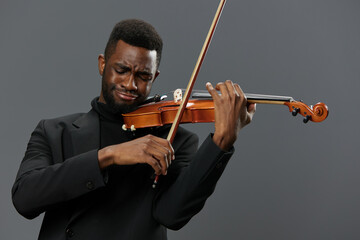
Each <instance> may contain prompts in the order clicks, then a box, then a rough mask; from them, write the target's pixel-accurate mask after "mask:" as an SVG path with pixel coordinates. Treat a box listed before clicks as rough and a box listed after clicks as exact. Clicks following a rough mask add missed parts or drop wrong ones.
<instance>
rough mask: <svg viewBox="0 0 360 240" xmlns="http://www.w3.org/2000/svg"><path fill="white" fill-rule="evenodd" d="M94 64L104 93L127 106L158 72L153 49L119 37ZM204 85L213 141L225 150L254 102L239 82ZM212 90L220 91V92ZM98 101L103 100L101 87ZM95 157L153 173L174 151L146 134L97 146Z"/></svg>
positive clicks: (163, 169)
mask: <svg viewBox="0 0 360 240" xmlns="http://www.w3.org/2000/svg"><path fill="white" fill-rule="evenodd" d="M98 67H99V73H100V75H101V76H103V85H104V84H106V86H107V87H108V90H107V93H108V95H109V96H110V97H112V99H113V101H114V102H115V104H118V105H129V106H131V105H134V104H139V103H141V102H142V101H143V100H144V99H146V97H147V96H148V95H149V93H150V90H151V86H152V84H153V82H154V81H155V79H156V78H157V76H158V75H159V71H158V70H157V66H156V51H154V50H148V49H145V48H141V47H135V46H132V45H129V44H127V43H125V42H123V41H121V40H120V41H119V42H118V43H117V45H116V49H115V51H114V53H113V54H112V55H111V56H110V57H109V58H108V59H107V61H105V58H104V56H103V55H99V58H98ZM206 87H207V89H208V91H209V93H210V94H211V96H212V98H213V100H214V106H215V132H214V135H213V141H214V143H215V144H216V145H218V146H219V147H220V148H221V149H222V150H224V151H227V150H229V149H230V148H231V146H232V145H233V144H234V142H235V141H236V139H237V135H238V133H239V131H240V129H241V128H243V127H244V126H246V125H247V124H249V123H250V122H251V119H252V117H253V115H254V113H255V104H248V103H247V101H246V98H245V96H244V93H243V91H242V90H241V88H240V86H239V85H238V84H234V83H233V82H231V81H230V80H227V81H226V82H225V83H218V84H217V85H216V87H215V88H213V86H212V85H211V84H210V83H207V84H206ZM216 90H218V91H220V92H221V95H219V94H218V93H217V91H216ZM99 101H100V102H103V103H105V104H106V100H105V98H104V94H103V89H102V92H101V94H100V98H99ZM98 159H99V165H100V168H101V169H104V168H106V167H108V166H110V165H113V164H116V165H132V164H137V163H146V164H149V165H150V166H151V167H152V168H153V169H154V171H155V173H156V174H157V175H161V174H162V175H166V174H167V169H168V167H169V166H170V164H171V161H172V160H174V159H175V155H174V150H173V148H172V146H171V144H170V142H169V141H167V140H166V139H163V138H159V137H155V136H153V135H147V136H145V137H141V138H138V139H135V140H132V141H129V142H125V143H121V144H117V145H112V146H108V147H105V148H103V149H100V150H99V152H98Z"/></svg>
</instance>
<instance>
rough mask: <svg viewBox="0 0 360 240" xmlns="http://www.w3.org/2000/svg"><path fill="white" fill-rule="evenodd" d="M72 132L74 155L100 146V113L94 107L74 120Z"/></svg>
mask: <svg viewBox="0 0 360 240" xmlns="http://www.w3.org/2000/svg"><path fill="white" fill-rule="evenodd" d="M73 126H74V127H75V129H74V130H72V131H71V132H70V139H71V146H72V155H73V156H75V155H78V154H81V153H84V152H87V151H90V150H92V149H96V148H99V147H100V123H99V116H98V114H97V113H96V112H95V111H94V110H93V109H92V110H91V111H90V112H88V113H87V114H85V115H83V116H81V117H80V118H78V119H77V120H75V121H74V122H73Z"/></svg>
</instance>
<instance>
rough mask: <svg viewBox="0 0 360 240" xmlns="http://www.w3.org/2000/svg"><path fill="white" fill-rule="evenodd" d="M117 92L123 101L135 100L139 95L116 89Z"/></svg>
mask: <svg viewBox="0 0 360 240" xmlns="http://www.w3.org/2000/svg"><path fill="white" fill-rule="evenodd" d="M115 94H116V95H117V96H118V97H119V98H120V99H121V100H123V101H134V100H135V99H136V98H137V97H138V95H137V94H131V93H126V92H123V91H119V90H115Z"/></svg>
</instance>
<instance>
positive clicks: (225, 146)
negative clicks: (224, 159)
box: [212, 132, 233, 152]
mask: <svg viewBox="0 0 360 240" xmlns="http://www.w3.org/2000/svg"><path fill="white" fill-rule="evenodd" d="M212 140H213V141H214V143H215V144H216V145H217V146H218V147H219V148H220V149H221V150H223V151H224V152H227V151H229V150H230V148H231V147H232V145H233V141H231V142H230V141H229V140H227V139H226V138H225V137H224V136H221V135H218V134H216V132H215V133H214V135H213V137H212Z"/></svg>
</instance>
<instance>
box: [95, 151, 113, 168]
mask: <svg viewBox="0 0 360 240" xmlns="http://www.w3.org/2000/svg"><path fill="white" fill-rule="evenodd" d="M98 161H99V166H100V169H101V170H103V169H105V168H106V167H108V166H110V165H112V164H113V151H112V149H111V147H106V148H103V149H100V150H99V151H98Z"/></svg>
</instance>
